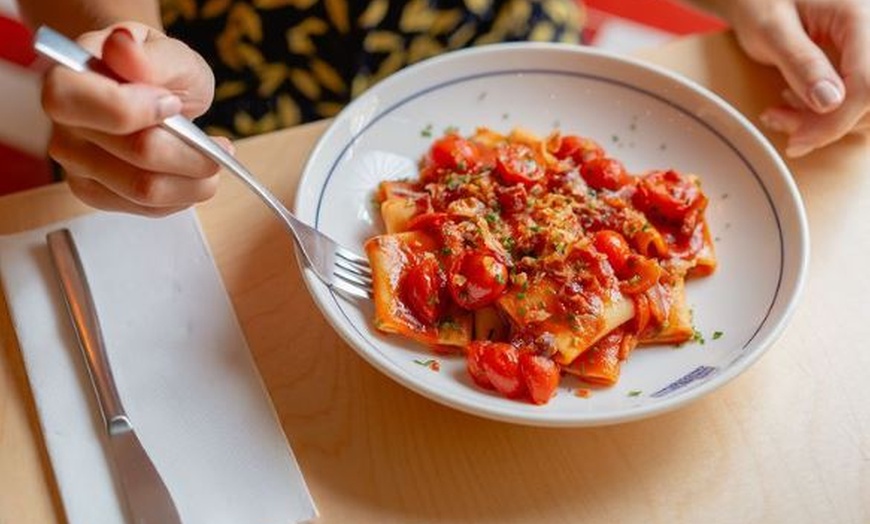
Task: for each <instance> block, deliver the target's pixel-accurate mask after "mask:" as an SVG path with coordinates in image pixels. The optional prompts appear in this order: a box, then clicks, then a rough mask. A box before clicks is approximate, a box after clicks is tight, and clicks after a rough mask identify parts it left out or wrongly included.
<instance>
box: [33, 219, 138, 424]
mask: <svg viewBox="0 0 870 524" xmlns="http://www.w3.org/2000/svg"><path fill="white" fill-rule="evenodd" d="M45 239H46V241H47V242H48V250H49V253H51V259H52V262H53V263H54V268H55V272H56V273H57V276H58V279H59V280H60V284H61V288H62V289H63V296H64V299H65V301H66V305H67V309H68V310H69V314H70V317H71V318H72V321H73V326H74V327H75V332H76V336H77V337H78V340H79V346H80V347H81V350H82V353H83V355H84V357H85V364H86V365H87V368H88V374H89V375H90V377H91V383H92V384H93V385H94V391H95V392H96V394H97V402H98V403H99V405H100V413H102V415H103V422H104V423H105V424H106V429H107V430H108V432H109V434H110V435H111V434H114V433H115V431H116V430H122V429H123V428H126V427H129V420H128V419H127V414H126V412H125V411H124V406H123V405H122V404H121V397H120V396H119V395H118V388H117V387H116V386H115V379H114V378H113V376H112V369H111V368H110V367H109V358H108V356H107V355H106V344H105V343H104V342H103V335H102V330H101V329H100V323H99V320H98V318H97V310H96V308H95V307H94V300H93V297H92V295H91V291H90V287H89V286H88V281H87V278H86V277H85V272H84V269H83V268H82V262H81V259H80V258H79V253H78V250H77V249H76V245H75V242H74V241H73V238H72V234H71V233H70V232H69V230H68V229H61V230H58V231H52V232H51V233H49V234H48V235H46V237H45Z"/></svg>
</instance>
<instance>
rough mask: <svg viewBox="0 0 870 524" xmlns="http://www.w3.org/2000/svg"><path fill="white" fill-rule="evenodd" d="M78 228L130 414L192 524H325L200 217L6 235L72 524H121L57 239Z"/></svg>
mask: <svg viewBox="0 0 870 524" xmlns="http://www.w3.org/2000/svg"><path fill="white" fill-rule="evenodd" d="M59 227H67V228H69V229H70V230H71V231H72V234H73V237H74V239H75V241H76V244H77V245H78V249H79V253H80V255H81V258H82V265H83V266H84V269H85V272H86V274H87V278H88V279H89V281H90V286H91V290H92V291H93V295H94V301H95V303H96V308H97V313H98V315H99V317H100V322H101V325H102V328H103V335H104V339H105V341H106V344H107V346H108V352H109V360H110V362H111V366H112V369H113V371H114V373H115V379H116V381H117V383H118V389H119V392H120V395H121V399H122V401H123V403H124V406H125V407H126V409H127V412H128V414H129V415H130V418H131V420H132V422H133V424H134V426H135V427H136V430H137V433H138V434H139V438H140V440H141V441H142V444H143V445H144V446H145V448H146V449H147V451H148V453H149V455H150V456H151V458H152V459H153V461H154V463H155V465H156V467H157V469H158V470H159V471H160V472H161V474H162V476H163V478H164V480H165V481H166V484H167V487H168V488H169V490H170V492H171V493H172V495H173V498H174V499H175V501H176V504H177V506H178V509H179V512H180V514H181V517H182V519H183V521H184V522H185V523H186V524H223V523H226V524H249V523H250V524H288V523H292V522H299V521H306V520H310V519H313V518H315V517H316V515H317V512H316V509H315V507H314V504H313V502H312V500H311V496H310V494H309V492H308V489H307V487H306V486H305V482H304V479H303V478H302V474H301V472H300V471H299V467H298V465H297V464H296V460H295V458H294V457H293V453H292V451H291V450H290V447H289V446H288V444H287V440H286V438H285V436H284V434H283V432H282V431H281V428H280V425H279V423H278V420H277V417H276V415H275V411H274V409H273V407H272V405H271V403H270V401H269V397H268V395H267V393H266V391H265V388H264V387H263V383H262V380H261V378H260V376H259V374H258V373H257V370H256V368H255V365H254V362H253V360H252V358H251V355H250V352H249V350H248V347H247V344H246V342H245V339H244V337H243V336H242V332H241V329H240V327H239V324H238V321H237V319H236V317H235V314H234V312H233V309H232V306H231V304H230V302H229V299H228V297H227V294H226V290H225V289H224V286H223V283H222V281H221V279H220V276H219V273H218V271H217V268H216V267H215V264H214V261H213V260H212V258H211V255H210V253H209V251H208V248H207V247H206V245H205V242H204V240H203V236H202V233H201V230H200V228H199V223H198V221H197V220H196V215H195V214H194V213H193V212H192V211H188V212H184V213H180V214H176V215H174V216H171V217H168V218H165V219H159V220H154V219H146V218H139V217H133V216H128V215H122V214H110V213H96V214H91V215H88V216H85V217H82V218H79V219H76V220H72V221H69V222H66V223H63V224H55V225H53V226H51V227H46V228H42V229H39V230H34V231H29V232H25V233H22V234H18V235H14V236H8V237H0V281H2V285H3V288H4V290H5V293H6V297H7V300H8V303H9V308H10V311H11V316H12V322H13V325H14V327H15V331H16V334H17V337H18V341H19V344H20V346H21V352H22V355H23V360H24V364H25V368H26V371H27V375H28V377H29V381H30V386H31V389H32V391H33V395H34V398H35V401H36V408H37V411H38V415H39V421H40V424H41V427H42V432H43V436H44V439H45V443H46V447H47V449H48V454H49V456H50V459H51V463H52V467H53V469H54V473H55V477H56V479H57V483H58V487H59V490H60V494H61V498H62V500H63V505H64V508H65V511H66V515H67V518H68V520H69V522H70V524H103V523H105V524H116V523H117V524H121V523H123V522H124V517H123V506H122V505H121V503H120V502H119V501H120V500H122V499H121V496H120V492H119V491H118V488H117V487H116V484H115V482H114V481H113V476H112V473H111V469H110V466H109V462H108V460H109V458H108V456H107V455H106V453H105V448H104V441H105V436H104V431H103V426H102V420H101V418H100V416H99V412H98V409H97V405H96V400H95V398H94V394H93V390H92V387H91V384H90V382H89V380H88V376H87V371H86V369H85V367H84V362H83V359H82V356H81V353H80V350H79V347H78V345H77V342H76V339H75V334H74V332H73V329H72V325H71V323H70V320H69V317H68V315H67V311H66V309H65V306H64V302H63V297H62V295H61V292H60V288H59V286H58V284H57V280H56V278H55V276H54V273H53V270H52V266H51V261H50V259H49V255H48V249H47V247H46V244H45V234H46V233H47V232H48V231H51V230H54V229H57V228H59Z"/></svg>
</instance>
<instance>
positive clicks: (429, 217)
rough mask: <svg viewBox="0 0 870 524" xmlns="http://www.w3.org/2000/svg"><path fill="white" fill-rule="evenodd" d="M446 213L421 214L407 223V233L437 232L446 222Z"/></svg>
mask: <svg viewBox="0 0 870 524" xmlns="http://www.w3.org/2000/svg"><path fill="white" fill-rule="evenodd" d="M447 218H448V216H447V213H440V212H435V213H422V214H419V215H416V216H415V217H414V218H412V219H411V220H409V221H408V231H415V230H418V229H422V230H427V229H429V230H433V229H434V230H437V229H438V228H440V227H441V226H442V225H443V224H444V222H446V221H447Z"/></svg>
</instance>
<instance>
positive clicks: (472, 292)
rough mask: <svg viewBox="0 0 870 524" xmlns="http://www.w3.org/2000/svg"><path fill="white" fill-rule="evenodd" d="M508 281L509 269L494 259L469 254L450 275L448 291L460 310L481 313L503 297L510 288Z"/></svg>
mask: <svg viewBox="0 0 870 524" xmlns="http://www.w3.org/2000/svg"><path fill="white" fill-rule="evenodd" d="M507 278H508V270H507V266H505V265H504V263H503V262H501V261H499V260H498V259H497V258H496V257H495V256H494V255H492V254H491V253H488V252H485V251H470V252H467V253H465V255H463V257H462V259H461V260H460V261H459V263H458V264H457V266H456V268H455V270H454V271H452V272H451V274H450V279H449V282H448V288H449V289H450V295H451V296H452V297H453V301H454V302H456V303H457V304H459V305H460V306H461V307H463V308H465V309H480V308H482V307H484V306H487V305H489V304H491V303H493V302H494V301H495V300H496V299H497V298H498V297H500V296H501V294H502V293H503V292H504V290H505V287H507Z"/></svg>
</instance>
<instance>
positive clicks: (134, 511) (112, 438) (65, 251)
mask: <svg viewBox="0 0 870 524" xmlns="http://www.w3.org/2000/svg"><path fill="white" fill-rule="evenodd" d="M46 242H47V243H48V249H49V252H50V254H51V260H52V262H53V264H54V269H55V273H56V274H57V277H58V280H59V281H60V285H61V288H62V290H63V296H64V299H65V301H66V305H67V310H68V311H69V314H70V317H71V319H72V321H73V325H74V327H75V332H76V336H77V338H78V341H79V347H80V348H81V350H82V354H83V356H84V360H85V364H86V367H87V369H88V375H89V376H90V378H91V383H92V385H93V387H94V392H95V394H96V397H97V403H98V405H99V407H100V414H101V415H102V418H103V422H104V423H105V429H106V433H107V435H108V443H109V446H108V451H109V453H108V454H109V455H110V457H111V458H112V462H113V464H114V466H115V467H114V469H115V473H116V474H117V475H118V477H119V478H120V481H121V482H120V484H121V487H122V492H123V494H124V499H125V501H126V508H127V514H128V517H129V520H130V522H132V523H134V524H181V523H182V521H181V518H180V517H179V515H178V510H177V509H176V507H175V502H174V501H173V500H172V495H171V494H170V493H169V489H168V488H167V487H166V484H165V483H164V482H163V479H162V478H161V476H160V473H159V472H158V471H157V468H155V466H154V464H153V462H152V461H151V459H150V458H149V457H148V453H147V452H146V450H145V449H144V448H143V446H142V443H141V442H140V441H139V438H138V437H137V436H136V431H135V429H134V427H133V424H132V422H131V421H130V417H128V416H127V412H126V411H125V410H124V406H123V404H122V403H121V397H120V395H119V394H118V389H117V387H116V385H115V380H114V377H113V375H112V370H111V367H110V366H109V359H108V355H107V353H106V347H105V343H104V341H103V335H102V331H101V329H100V325H99V319H98V318H97V311H96V308H95V307H94V302H93V297H92V295H91V291H90V288H89V286H88V281H87V278H86V275H85V272H84V269H83V268H82V263H81V259H80V258H79V254H78V250H77V248H76V245H75V242H74V240H73V237H72V234H71V233H70V232H69V230H67V229H61V230H57V231H53V232H51V233H49V234H48V235H46Z"/></svg>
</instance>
